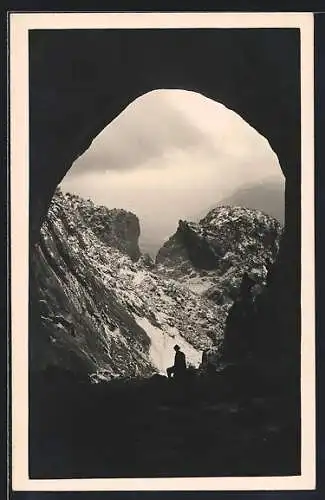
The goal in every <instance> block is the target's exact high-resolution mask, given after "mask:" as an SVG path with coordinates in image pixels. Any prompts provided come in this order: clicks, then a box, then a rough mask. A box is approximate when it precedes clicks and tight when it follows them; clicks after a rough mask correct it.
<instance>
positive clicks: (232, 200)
mask: <svg viewBox="0 0 325 500" xmlns="http://www.w3.org/2000/svg"><path fill="white" fill-rule="evenodd" d="M284 190H285V186H284V183H283V182H281V180H280V179H279V180H273V179H269V180H268V179H266V180H265V181H263V183H258V184H252V185H248V186H241V187H239V188H238V189H236V190H235V191H234V192H233V193H231V194H230V195H229V196H227V197H225V198H223V199H222V200H220V201H218V202H216V203H215V204H214V206H209V207H207V208H206V209H205V210H202V211H200V212H199V213H196V214H193V216H192V217H190V220H193V221H194V222H198V221H199V220H200V219H202V217H204V216H205V215H206V214H207V212H209V211H210V210H212V209H213V208H215V207H217V206H232V207H236V206H238V207H243V208H251V209H255V210H260V211H261V212H263V213H265V214H267V215H269V216H270V217H273V218H274V219H277V220H278V221H279V222H280V224H281V225H282V226H283V225H284V216H285V193H284Z"/></svg>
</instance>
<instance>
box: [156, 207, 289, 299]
mask: <svg viewBox="0 0 325 500" xmlns="http://www.w3.org/2000/svg"><path fill="white" fill-rule="evenodd" d="M281 232H282V229H281V226H280V224H279V222H278V221H277V220H275V219H273V218H272V217H269V216H268V215H266V214H264V213H262V212H260V211H258V210H252V209H247V208H242V207H230V206H222V207H217V208H215V209H213V210H211V211H210V212H209V213H208V214H207V215H206V216H205V217H204V218H203V219H201V220H200V222H198V223H194V222H186V221H180V222H179V225H178V228H177V231H176V233H175V234H174V235H173V236H171V238H170V239H169V240H168V241H167V242H166V243H165V244H164V245H163V247H162V248H161V249H160V250H159V252H158V254H157V258H156V263H157V265H158V269H159V270H160V272H162V273H164V274H165V275H166V276H172V277H174V278H177V279H179V280H180V281H181V282H182V283H184V284H187V286H188V287H189V288H190V289H192V290H194V291H197V292H199V293H201V294H203V295H204V296H207V297H210V298H213V299H214V300H215V301H216V302H217V303H219V304H220V305H221V304H225V303H229V302H231V301H232V300H234V299H235V298H236V295H237V293H238V289H239V286H240V282H241V279H242V276H243V274H244V272H248V273H250V274H251V275H253V276H254V279H255V281H256V283H257V284H259V285H263V284H264V282H265V277H266V273H267V266H268V265H269V263H272V262H273V261H274V260H275V258H276V255H277V253H278V249H279V241H280V236H281Z"/></svg>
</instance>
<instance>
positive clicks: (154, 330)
mask: <svg viewBox="0 0 325 500" xmlns="http://www.w3.org/2000/svg"><path fill="white" fill-rule="evenodd" d="M135 318H136V322H137V323H138V325H139V326H140V327H141V328H143V330H144V331H145V332H146V334H147V335H148V337H149V338H150V342H151V345H150V349H149V358H150V361H151V363H152V364H153V366H154V367H155V368H156V369H157V370H158V371H159V373H161V374H164V375H166V370H167V368H168V367H169V366H172V365H173V364H174V355H175V351H174V345H175V344H178V345H179V347H180V348H181V350H182V351H183V352H184V354H185V356H186V363H187V366H189V365H193V366H195V367H198V366H199V364H200V363H201V359H202V353H201V352H200V351H198V350H197V349H194V347H193V346H192V345H191V344H189V343H188V342H187V341H186V340H185V339H184V338H183V337H182V336H181V335H180V334H179V332H178V330H177V328H169V331H168V332H167V331H163V330H161V329H160V328H158V327H156V326H153V325H152V324H151V323H150V321H148V319H147V318H140V317H139V316H136V317H135Z"/></svg>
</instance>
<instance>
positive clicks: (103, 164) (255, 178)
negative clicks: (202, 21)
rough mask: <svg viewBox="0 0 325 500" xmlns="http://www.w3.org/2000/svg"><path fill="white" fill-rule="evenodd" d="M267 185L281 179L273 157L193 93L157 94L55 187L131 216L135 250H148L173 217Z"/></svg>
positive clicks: (238, 121) (250, 131)
mask: <svg viewBox="0 0 325 500" xmlns="http://www.w3.org/2000/svg"><path fill="white" fill-rule="evenodd" d="M269 181H272V182H273V183H274V182H275V183H277V182H279V184H283V182H284V177H283V174H282V171H281V168H280V165H279V161H278V158H277V156H276V155H275V153H274V152H273V151H272V149H271V147H270V145H269V143H268V141H267V140H266V139H265V138H264V137H263V136H261V135H260V134H259V133H258V132H257V131H256V130H255V129H254V128H252V127H251V126H250V125H248V124H247V122H245V121H244V120H243V119H242V118H241V117H240V116H239V115H237V114H236V113H235V112H233V111H231V110H230V109H228V108H226V107H225V106H223V105H222V104H220V103H217V102H215V101H213V100H211V99H208V98H206V97H205V96H203V95H201V94H199V93H195V92H191V91H184V90H166V89H160V90H155V91H152V92H149V93H147V94H144V95H143V96H140V97H139V98H137V99H136V100H135V101H133V102H132V103H131V104H130V105H129V106H127V108H125V109H124V111H122V113H121V114H120V115H119V116H118V117H117V118H115V119H114V120H113V121H112V122H111V123H110V124H109V125H108V126H107V127H105V128H104V130H103V131H102V132H101V133H100V134H99V135H98V136H97V137H96V138H95V139H94V140H93V142H92V144H91V146H90V147H89V149H88V150H87V151H86V152H85V153H84V154H83V155H82V156H80V157H79V158H78V159H77V160H76V161H75V162H74V164H73V165H72V167H71V169H70V170H69V172H68V173H67V175H66V176H65V178H64V179H63V180H62V182H61V188H62V189H63V191H69V192H72V193H75V194H79V195H80V196H83V197H86V198H91V199H92V200H93V201H94V202H95V203H98V204H101V205H106V206H107V207H109V208H124V209H126V210H130V211H132V212H134V213H135V214H136V215H137V216H138V217H139V220H140V227H141V236H140V247H142V249H143V250H145V251H149V252H151V253H152V252H153V251H156V250H158V249H159V247H160V246H161V244H162V243H163V242H164V241H166V239H168V238H169V236H171V235H172V234H173V233H174V232H175V230H176V228H177V224H178V220H179V219H188V220H190V219H191V218H192V219H195V217H196V215H197V214H198V213H202V211H203V212H204V210H208V209H209V208H211V207H212V206H214V204H217V203H218V202H219V201H220V200H222V199H223V198H226V197H228V196H229V195H230V194H231V193H233V192H235V191H236V190H237V189H240V188H241V187H242V186H246V185H255V184H260V183H267V182H269ZM151 248H153V249H154V250H153V251H151Z"/></svg>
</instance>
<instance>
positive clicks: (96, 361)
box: [33, 190, 227, 378]
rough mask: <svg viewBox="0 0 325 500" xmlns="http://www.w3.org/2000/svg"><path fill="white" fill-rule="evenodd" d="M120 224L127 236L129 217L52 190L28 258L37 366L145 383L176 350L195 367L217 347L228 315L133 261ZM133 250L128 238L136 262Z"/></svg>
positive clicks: (149, 266)
mask: <svg viewBox="0 0 325 500" xmlns="http://www.w3.org/2000/svg"><path fill="white" fill-rule="evenodd" d="M133 217H135V216H133ZM117 220H118V225H119V232H120V233H121V234H124V235H129V234H130V233H129V232H128V230H127V228H128V227H129V224H128V221H129V220H130V215H129V214H127V213H125V212H122V213H120V214H117V213H116V211H115V212H114V213H113V214H112V213H111V212H110V211H107V209H104V208H101V207H99V208H98V207H94V205H93V204H92V203H91V202H89V201H85V200H82V199H81V198H79V197H77V196H74V195H69V194H63V193H62V192H60V190H57V192H56V194H55V196H54V198H53V200H52V204H51V207H50V210H49V213H48V216H47V220H46V221H45V222H44V224H43V227H42V230H41V241H40V244H39V245H38V246H37V247H36V248H35V251H34V255H33V270H34V273H35V275H36V280H37V284H38V289H39V304H40V309H41V314H42V318H41V319H42V332H41V336H42V342H43V345H42V347H41V352H40V355H39V359H38V363H40V364H41V365H42V366H46V365H52V364H58V365H60V366H64V367H68V368H71V366H72V368H73V369H74V368H75V365H76V363H79V362H81V363H82V364H83V365H84V366H85V370H86V371H87V373H89V374H95V373H97V376H99V375H100V374H101V376H103V377H104V378H110V377H114V376H134V375H139V376H147V375H149V374H150V373H154V372H155V371H159V372H161V371H164V370H165V369H166V368H167V366H168V365H169V364H171V363H172V361H173V350H172V346H173V345H174V343H179V344H180V346H181V347H182V348H183V349H184V351H185V353H186V354H187V358H188V361H189V362H190V363H192V364H194V365H197V364H198V363H199V361H200V359H201V350H202V349H204V348H206V347H210V346H212V345H216V344H218V343H219V342H220V341H221V339H222V329H223V324H224V321H225V317H226V313H227V308H226V307H218V306H217V305H216V304H213V303H211V302H210V301H209V300H207V299H205V298H202V297H198V296H197V295H196V294H195V293H194V292H193V291H191V290H189V289H188V287H186V286H184V285H182V284H181V283H179V282H178V281H177V280H174V279H172V278H165V277H162V276H160V275H159V273H157V272H156V271H155V270H154V269H152V263H150V262H148V260H147V259H146V258H140V259H138V260H137V261H134V260H132V259H131V257H130V255H128V254H127V253H126V252H127V251H129V250H130V245H129V243H128V238H127V237H126V236H125V238H124V242H123V241H122V243H121V241H120V240H119V239H118V241H116V240H115V239H114V238H115V236H114V235H115V234H116V233H117V228H116V221H117ZM131 220H133V224H135V222H134V219H133V218H132V217H131ZM112 226H113V227H112ZM124 226H125V227H124ZM135 226H136V224H135ZM131 234H132V235H134V231H131ZM112 235H113V236H112ZM107 242H109V243H110V245H108V244H107ZM134 243H135V240H134V238H133V236H132V245H131V247H132V248H131V255H132V257H133V259H134V252H133V250H134V248H135V246H134ZM112 245H115V247H114V246H112ZM116 247H118V248H116ZM121 248H123V249H124V251H121ZM44 346H45V347H44Z"/></svg>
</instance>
